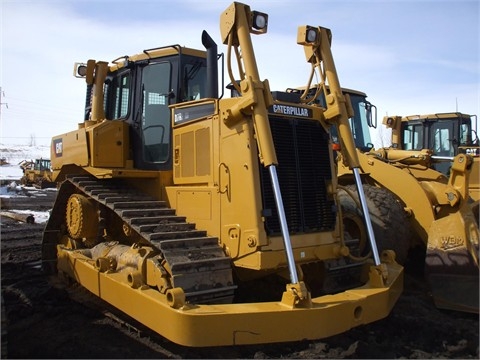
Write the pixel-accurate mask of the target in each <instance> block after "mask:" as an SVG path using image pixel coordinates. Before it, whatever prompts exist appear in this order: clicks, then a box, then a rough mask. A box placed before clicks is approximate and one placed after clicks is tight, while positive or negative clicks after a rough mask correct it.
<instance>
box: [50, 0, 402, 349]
mask: <svg viewBox="0 0 480 360" xmlns="http://www.w3.org/2000/svg"><path fill="white" fill-rule="evenodd" d="M267 25H268V16H267V14H264V13H260V12H257V11H252V10H251V9H250V7H249V6H247V5H244V4H241V3H237V2H234V3H233V4H232V5H231V6H229V7H228V8H227V9H226V10H225V11H224V12H223V13H222V15H221V18H220V28H221V36H222V42H223V43H224V44H225V45H227V53H226V69H227V72H228V74H229V77H230V80H231V82H232V84H233V86H234V87H235V89H236V91H237V92H238V94H239V95H240V96H238V97H234V98H222V97H221V96H219V95H218V70H217V68H218V65H217V62H218V60H219V58H222V59H223V57H219V55H218V53H217V46H216V44H215V43H214V41H213V40H212V39H211V38H210V36H209V35H208V34H207V33H206V32H203V34H202V42H203V45H204V46H205V49H206V51H200V50H195V49H190V48H185V47H181V46H179V45H170V46H162V47H157V48H152V49H146V50H144V51H143V52H141V53H140V54H138V55H133V56H124V57H120V58H118V59H116V60H114V61H112V63H107V62H103V61H96V60H89V61H88V62H87V63H77V64H76V65H75V75H76V76H77V77H80V78H83V79H85V81H86V83H87V94H86V108H85V117H84V121H83V122H82V123H80V124H79V126H78V129H77V130H73V131H71V132H68V133H65V134H61V135H58V136H55V137H53V139H52V167H53V172H54V179H55V181H61V182H62V183H61V186H60V188H59V191H58V195H57V198H56V202H55V205H54V208H53V210H52V214H51V216H50V219H49V221H48V223H47V225H46V227H45V232H44V237H43V250H42V259H43V268H44V269H45V270H46V271H50V272H52V273H59V274H62V275H66V276H67V277H70V278H73V279H74V280H75V281H77V282H78V283H80V284H81V285H82V286H84V287H86V288H87V289H88V290H90V291H91V292H92V293H94V294H95V295H97V296H98V297H100V298H101V299H103V300H105V301H107V302H109V303H110V304H112V305H114V306H115V307H117V308H118V309H120V310H122V311H123V312H125V313H126V314H128V315H130V316H131V317H133V318H134V319H136V320H138V321H139V322H141V323H143V324H144V325H146V326H148V327H150V328H151V329H153V330H154V331H156V332H158V333H159V334H161V335H162V336H164V337H166V338H168V339H170V340H171V341H174V342H176V343H179V344H182V345H187V346H217V345H233V344H254V343H269V342H283V341H294V340H304V339H318V338H322V337H328V336H331V335H334V334H337V333H340V332H344V331H346V330H348V329H350V328H352V327H355V326H359V325H361V324H366V323H370V322H372V321H376V320H378V319H381V318H383V317H385V316H387V315H388V314H389V312H390V311H391V309H392V307H393V306H394V304H395V302H396V301H397V299H398V297H399V296H400V293H401V291H402V287H403V281H402V280H403V267H402V266H400V265H399V264H398V263H397V262H396V261H395V254H394V252H393V251H391V250H385V251H382V252H381V253H380V252H379V251H378V250H377V247H376V239H375V236H374V233H373V231H368V241H370V247H371V248H372V256H371V257H369V258H366V257H360V256H358V255H359V254H358V244H359V240H358V239H356V238H354V237H352V236H349V234H346V233H345V232H344V228H343V223H342V218H341V214H340V210H341V209H340V207H339V199H338V188H337V173H336V166H335V161H334V157H333V150H332V146H331V137H330V133H329V132H330V130H331V129H332V127H333V126H334V125H335V126H337V127H338V129H339V133H340V134H341V136H342V138H343V141H344V144H345V146H344V147H343V149H344V150H342V151H343V153H344V157H345V158H347V159H349V164H350V168H351V170H352V173H353V174H354V176H355V178H356V180H357V183H358V184H359V189H357V191H358V193H359V194H360V195H361V196H363V195H364V194H363V188H362V187H361V185H360V182H359V180H360V175H359V173H360V171H359V164H358V158H357V154H356V152H355V145H354V142H353V138H352V135H351V131H350V128H349V126H348V122H347V120H348V117H349V116H350V115H349V112H348V109H349V108H351V107H350V106H349V105H348V103H347V99H345V97H344V96H343V95H342V93H341V91H340V84H339V81H338V78H337V74H336V70H335V66H334V62H333V58H332V54H331V49H330V44H331V32H330V31H329V30H328V29H325V28H322V27H311V26H301V27H299V29H298V34H297V43H298V44H300V45H302V46H303V48H304V51H305V55H306V59H307V61H308V63H309V64H310V65H311V69H312V70H311V71H312V74H314V73H319V75H318V76H319V77H320V78H321V79H322V81H324V82H328V84H329V86H330V89H331V91H329V92H328V94H327V96H328V99H329V100H330V101H329V104H328V106H327V107H325V108H324V107H320V106H318V105H316V104H313V105H307V104H303V102H302V100H301V98H302V96H305V95H306V94H303V95H298V96H295V95H294V96H292V94H288V93H286V92H273V93H272V92H271V91H270V89H269V84H268V81H267V80H264V81H261V80H260V76H259V72H258V69H257V65H256V61H255V56H254V51H253V45H252V39H251V34H263V33H266V31H267ZM232 57H233V59H232ZM232 63H234V64H237V72H238V74H237V76H235V75H234V72H233V69H232ZM324 70H325V72H324ZM234 79H239V80H238V83H237V82H234ZM222 88H223V84H222ZM360 206H361V207H362V208H363V209H364V213H365V217H366V219H365V222H366V223H367V224H370V222H371V221H370V219H369V212H368V210H367V209H366V202H365V201H361V204H360Z"/></svg>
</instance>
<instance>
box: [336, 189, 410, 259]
mask: <svg viewBox="0 0 480 360" xmlns="http://www.w3.org/2000/svg"><path fill="white" fill-rule="evenodd" d="M345 187H346V188H347V190H348V192H350V193H351V194H352V195H353V197H354V198H355V200H353V199H352V197H351V196H350V194H349V193H348V192H347V191H344V190H340V191H339V200H340V205H341V207H342V213H343V215H342V217H343V219H344V229H345V231H347V232H348V233H349V235H350V236H351V237H352V238H357V239H359V240H360V246H361V247H362V246H363V248H364V250H363V253H365V252H368V250H370V245H369V242H368V238H367V234H368V233H367V231H366V227H365V225H364V222H363V221H362V219H361V217H362V212H361V210H360V208H359V204H360V202H359V198H358V192H357V189H356V186H355V185H347V186H345ZM363 191H364V192H365V198H366V200H367V207H368V211H369V214H370V219H371V222H372V228H373V232H374V235H375V240H376V244H377V249H378V252H379V254H381V252H382V251H383V250H393V251H395V254H396V261H397V262H398V263H399V264H404V263H405V261H406V260H407V256H408V251H409V249H410V246H411V243H412V230H411V227H410V222H409V220H408V218H407V214H406V212H405V210H404V209H403V206H402V205H401V204H400V202H399V201H398V200H397V199H396V198H395V196H394V195H393V194H392V193H391V192H390V191H388V190H387V189H383V188H378V187H375V186H372V185H368V184H364V185H363ZM357 204H358V205H357Z"/></svg>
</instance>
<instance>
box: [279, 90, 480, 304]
mask: <svg viewBox="0 0 480 360" xmlns="http://www.w3.org/2000/svg"><path fill="white" fill-rule="evenodd" d="M303 89H305V88H291V89H287V91H288V92H290V93H299V92H302V91H304V90H303ZM342 92H343V94H344V96H345V97H348V98H349V99H350V103H351V104H352V107H353V109H352V111H353V114H354V115H353V116H351V117H350V118H349V120H348V124H349V126H350V128H351V130H352V135H353V138H354V142H355V146H356V148H357V156H358V159H359V162H360V167H361V169H362V170H363V173H362V174H361V176H362V181H363V187H364V193H365V197H366V202H367V204H368V209H369V211H370V212H371V214H370V215H371V219H372V226H373V228H374V232H375V233H376V234H378V236H377V237H379V238H381V239H388V241H383V242H380V243H379V244H378V248H379V250H380V251H381V250H382V249H383V248H386V247H387V248H390V249H393V250H394V251H395V252H396V259H397V261H398V262H399V263H401V264H404V263H405V262H406V261H407V260H409V255H410V253H411V250H412V249H414V248H416V247H423V248H424V249H425V251H426V255H425V273H426V275H427V278H428V280H429V282H430V288H431V292H432V296H433V300H434V302H435V305H436V306H437V307H439V308H443V309H449V310H457V311H465V312H472V313H478V311H479V230H478V201H476V200H475V199H474V198H475V196H477V197H478V190H477V189H478V176H479V174H478V171H479V170H478V160H479V158H478V156H477V154H478V138H477V137H476V132H475V130H474V128H472V122H471V119H475V117H471V116H469V115H464V114H444V115H437V116H429V117H425V118H426V119H425V118H423V117H420V118H421V119H419V121H418V122H417V121H413V118H414V117H412V118H410V119H409V118H406V120H408V122H407V121H405V120H404V119H405V118H401V117H385V118H384V121H383V123H384V124H385V125H386V126H387V127H391V128H392V129H393V131H392V146H390V147H386V148H380V149H375V148H374V145H373V143H372V141H371V138H370V132H369V128H376V126H377V116H376V115H377V114H376V107H375V105H373V104H372V103H371V102H370V101H368V100H367V95H366V94H365V93H363V92H361V91H357V90H351V89H346V88H343V89H342ZM309 94H310V96H311V98H310V100H309V101H312V102H314V103H318V104H320V105H321V106H326V103H327V102H326V101H325V96H324V95H323V94H322V93H320V94H318V90H317V87H316V86H312V87H310V88H309ZM415 118H416V117H415ZM419 124H421V127H420V126H419ZM426 125H427V126H426ZM402 131H403V137H402ZM331 133H332V141H333V146H334V148H335V149H336V150H338V149H341V148H342V147H343V146H345V145H344V144H343V143H342V136H341V134H338V133H337V130H336V129H332V131H331ZM413 140H415V145H412V141H413ZM440 147H444V148H448V149H451V151H452V152H451V153H449V154H448V155H449V156H444V155H445V154H441V153H438V152H436V151H437V149H439V148H440ZM442 155H443V156H442ZM337 159H338V182H339V184H340V187H341V188H342V190H343V193H342V191H340V202H341V206H342V208H343V217H344V223H345V227H346V229H347V231H348V233H349V234H351V235H353V236H354V237H355V238H358V239H363V240H361V241H360V244H362V245H361V248H362V249H363V250H362V251H363V252H365V251H367V252H368V243H367V241H366V239H367V226H368V225H369V224H365V223H364V222H363V220H362V219H361V218H360V215H361V207H360V205H359V203H358V201H359V198H360V196H361V194H360V195H359V194H357V190H356V189H355V186H354V176H353V174H352V171H351V170H350V169H349V166H348V161H345V160H348V159H345V158H344V156H343V154H342V152H339V153H338V157H337ZM445 161H448V162H449V163H448V168H445V167H439V165H440V166H443V165H444V164H446V163H445ZM441 170H443V171H444V172H442V171H441ZM447 170H448V172H447ZM475 179H476V180H475ZM475 194H477V195H475ZM477 200H478V199H477Z"/></svg>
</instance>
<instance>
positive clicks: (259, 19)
mask: <svg viewBox="0 0 480 360" xmlns="http://www.w3.org/2000/svg"><path fill="white" fill-rule="evenodd" d="M251 14H252V15H251V16H252V22H251V24H252V25H251V26H252V28H251V32H252V33H254V34H264V33H266V32H267V27H268V15H267V14H265V13H261V12H259V11H252V13H251Z"/></svg>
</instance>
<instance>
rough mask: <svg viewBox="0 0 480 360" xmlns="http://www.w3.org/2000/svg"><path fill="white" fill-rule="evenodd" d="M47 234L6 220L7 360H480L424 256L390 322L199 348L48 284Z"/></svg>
mask: <svg viewBox="0 0 480 360" xmlns="http://www.w3.org/2000/svg"><path fill="white" fill-rule="evenodd" d="M54 196H55V192H50V193H49V194H48V195H47V196H43V197H36V196H30V197H28V196H27V197H15V198H9V199H5V198H2V199H1V201H2V209H5V208H9V209H30V210H45V209H48V208H50V207H51V205H52V202H53V199H54ZM43 228H44V224H36V223H35V224H26V223H23V222H17V221H14V220H12V219H10V218H7V217H1V258H2V263H1V287H2V300H3V305H2V358H48V359H55V358H97V359H101V358H117V359H126V358H257V359H261V358H366V359H372V358H415V359H419V358H421V359H426V358H459V359H460V358H461V359H465V358H471V359H478V358H479V321H478V320H479V318H478V315H473V314H465V313H459V312H453V311H444V310H439V309H437V308H435V306H434V305H433V302H432V299H431V297H430V294H429V289H428V286H427V284H426V282H425V279H424V277H423V272H422V266H418V264H417V262H418V258H420V261H421V254H420V256H418V254H417V256H416V257H415V258H416V259H417V260H416V261H412V262H410V263H408V264H407V266H406V276H405V291H404V293H403V295H402V296H401V297H400V300H399V301H398V303H397V304H396V306H395V308H394V310H393V311H392V313H391V314H390V315H389V316H388V317H387V318H386V319H383V320H380V321H378V322H376V323H373V324H369V325H366V326H361V327H358V328H355V329H352V330H350V331H348V332H346V333H344V334H341V335H337V336H333V337H330V338H327V339H322V340H318V341H305V342H294V343H282V344H273V345H262V346H257V345H256V346H235V347H221V348H199V349H198V348H197V349H195V348H187V347H182V346H178V345H175V344H173V343H171V342H169V341H167V340H165V339H163V338H162V337H160V336H158V335H156V334H153V333H152V332H150V331H149V330H148V329H145V328H143V327H142V326H141V325H140V324H137V323H135V322H134V321H133V320H131V319H128V318H127V317H126V316H124V315H122V314H120V313H117V312H116V311H115V310H114V309H110V308H108V306H107V305H106V304H104V303H101V304H99V303H98V302H97V301H96V300H94V299H93V298H92V297H91V296H90V295H89V294H88V293H87V292H86V291H83V290H82V289H80V288H78V287H76V286H69V287H66V286H64V285H61V283H59V282H58V281H56V280H55V279H52V278H47V277H46V276H45V275H44V274H42V272H41V269H40V258H41V254H40V251H41V240H42V231H43ZM99 305H100V306H99ZM319 326H323V325H322V324H319ZM326 326H328V324H327V325H326ZM205 331H209V329H205ZM285 331H288V324H285Z"/></svg>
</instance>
